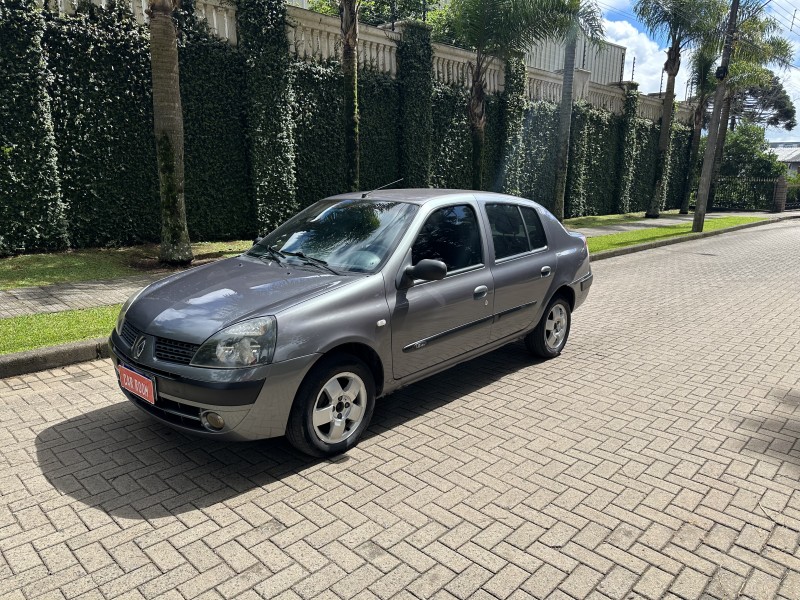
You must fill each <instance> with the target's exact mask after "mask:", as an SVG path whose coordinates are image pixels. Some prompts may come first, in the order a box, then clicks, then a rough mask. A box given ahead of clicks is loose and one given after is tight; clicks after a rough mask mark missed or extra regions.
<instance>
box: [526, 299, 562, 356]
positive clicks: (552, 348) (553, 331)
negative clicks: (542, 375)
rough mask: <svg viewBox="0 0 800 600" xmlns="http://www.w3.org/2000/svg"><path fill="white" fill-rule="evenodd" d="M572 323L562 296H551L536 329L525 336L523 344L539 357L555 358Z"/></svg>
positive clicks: (559, 352)
mask: <svg viewBox="0 0 800 600" xmlns="http://www.w3.org/2000/svg"><path fill="white" fill-rule="evenodd" d="M571 323H572V311H571V310H570V307H569V303H568V302H567V301H566V300H564V299H563V298H553V299H552V300H551V301H550V304H548V305H547V308H546V309H545V311H544V314H542V320H541V321H539V324H538V325H537V326H536V329H534V330H533V331H531V332H530V333H529V334H528V335H527V336H525V346H526V347H527V348H528V350H529V351H530V352H531V353H532V354H533V355H534V356H538V357H539V358H555V357H556V356H558V355H559V354H561V351H562V350H563V349H564V345H565V344H566V343H567V338H568V337H569V327H570V324H571Z"/></svg>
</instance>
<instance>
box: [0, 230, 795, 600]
mask: <svg viewBox="0 0 800 600" xmlns="http://www.w3.org/2000/svg"><path fill="white" fill-rule="evenodd" d="M798 241H800V223H797V222H791V221H789V222H784V223H776V224H773V225H767V226H764V227H759V228H754V229H749V230H742V231H739V232H736V233H731V234H726V235H724V236H720V237H715V238H708V239H705V240H698V241H693V242H689V243H685V244H680V245H676V246H669V247H664V248H659V249H657V250H652V251H648V252H643V253H638V254H632V255H629V256H623V257H617V258H612V259H609V260H605V261H602V262H599V263H597V264H596V265H595V267H594V269H595V284H594V287H593V289H592V293H591V295H590V297H589V300H588V301H587V303H586V304H585V306H584V307H582V308H581V309H580V310H579V311H577V312H576V313H575V316H574V321H573V329H572V334H571V336H570V340H569V343H568V344H567V348H566V350H565V352H564V353H563V355H562V356H561V357H559V358H558V359H556V360H551V361H546V362H537V361H534V360H532V359H531V358H529V357H528V356H527V355H526V353H525V352H524V349H523V347H522V346H521V344H512V345H510V346H508V347H506V348H503V349H501V350H498V351H496V352H493V353H491V354H489V355H487V356H485V357H483V358H480V359H477V360H473V361H471V362H469V363H467V364H464V365H462V366H459V367H456V368H454V369H451V370H449V371H447V372H446V373H443V374H441V375H439V376H436V377H433V378H430V379H428V380H426V381H424V382H421V383H418V384H415V385H413V386H410V387H408V388H406V389H404V390H402V391H400V392H397V393H395V394H393V395H391V396H390V397H388V398H385V399H383V400H382V401H381V402H380V403H379V405H378V407H377V409H376V411H375V416H374V419H373V422H372V425H371V427H370V429H369V432H368V435H367V437H366V439H364V440H363V441H362V443H361V444H360V445H359V446H358V447H357V448H355V449H353V450H352V451H350V452H348V453H347V454H345V455H343V456H339V457H336V458H334V459H332V460H314V459H309V458H307V457H304V456H301V455H299V454H297V453H295V452H294V451H293V450H291V449H290V448H289V447H288V445H287V444H286V443H285V442H284V441H283V440H281V439H277V440H269V441H263V442H254V443H246V444H227V443H218V442H208V441H204V440H197V439H194V438H190V437H186V436H184V435H182V434H180V433H177V432H175V431H173V430H171V429H168V428H167V427H164V426H161V425H158V424H156V423H155V422H153V421H152V420H150V419H149V418H147V417H146V416H145V415H144V414H142V413H140V412H139V411H138V410H137V409H136V408H135V407H133V406H132V405H130V404H129V403H128V402H127V401H125V400H124V399H123V397H122V395H121V394H120V392H119V390H118V389H117V384H116V381H115V378H114V375H113V371H112V369H111V367H110V363H109V362H108V361H95V362H89V363H82V364H79V365H73V366H70V367H66V368H63V369H57V370H52V371H44V372H40V373H34V374H31V375H27V376H23V377H17V378H11V379H5V380H0V415H1V416H0V598H3V599H4V600H6V599H18V598H20V599H27V598H84V599H89V598H148V599H149V598H175V599H180V598H260V597H261V598H273V597H281V598H315V597H319V598H332V599H336V598H351V597H352V598H381V599H387V598H414V597H416V598H429V597H431V598H433V597H436V598H468V597H474V598H531V597H533V598H572V599H579V598H580V599H582V598H593V599H602V598H612V599H628V598H631V599H632V598H651V599H655V598H669V599H682V600H690V599H695V598H716V599H733V598H739V597H742V598H744V597H747V598H753V599H760V598H785V599H789V600H797V599H798V598H800V552H799V551H798V541H799V540H798V538H799V537H800V482H799V481H798V479H799V477H800V443H798V435H799V434H800V408H799V407H800V302H798V297H800V276H798V260H799V259H800V250H799V249H798V248H800V245H799V244H798Z"/></svg>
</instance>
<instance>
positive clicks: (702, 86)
mask: <svg viewBox="0 0 800 600" xmlns="http://www.w3.org/2000/svg"><path fill="white" fill-rule="evenodd" d="M718 45H719V44H718V43H717V40H715V39H708V40H706V41H704V42H703V43H702V44H701V45H700V46H699V47H698V48H697V50H696V51H695V52H694V54H693V55H692V75H691V78H690V81H691V85H692V89H693V90H694V96H693V97H692V99H691V102H692V103H693V104H694V112H693V115H692V143H691V147H690V149H689V169H688V172H687V173H686V186H684V190H685V191H684V195H683V201H682V202H681V208H680V214H682V215H687V214H689V201H690V198H691V195H692V190H693V189H694V185H695V182H694V179H695V175H696V170H695V168H694V165H695V163H696V162H697V154H698V152H699V150H700V136H701V134H702V131H703V127H704V126H705V121H706V113H707V112H708V105H709V103H710V102H711V98H712V97H713V96H714V89H715V87H716V82H715V80H714V65H715V63H716V62H717V58H718V56H719V54H718V51H717V46H718Z"/></svg>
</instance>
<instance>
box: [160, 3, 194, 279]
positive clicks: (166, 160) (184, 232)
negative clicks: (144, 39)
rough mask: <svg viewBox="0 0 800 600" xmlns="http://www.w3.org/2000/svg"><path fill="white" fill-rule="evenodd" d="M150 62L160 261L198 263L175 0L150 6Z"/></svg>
mask: <svg viewBox="0 0 800 600" xmlns="http://www.w3.org/2000/svg"><path fill="white" fill-rule="evenodd" d="M149 12H150V64H151V68H152V71H153V128H154V132H155V138H156V156H157V158H158V176H159V184H160V191H161V248H160V250H159V260H161V262H164V263H168V264H188V263H190V262H192V258H193V256H192V247H191V245H190V244H189V231H188V228H187V226H186V203H185V199H184V196H183V112H182V108H181V93H180V80H179V76H178V35H177V31H176V29H175V21H174V20H173V18H172V12H173V5H172V0H151V2H150V10H149Z"/></svg>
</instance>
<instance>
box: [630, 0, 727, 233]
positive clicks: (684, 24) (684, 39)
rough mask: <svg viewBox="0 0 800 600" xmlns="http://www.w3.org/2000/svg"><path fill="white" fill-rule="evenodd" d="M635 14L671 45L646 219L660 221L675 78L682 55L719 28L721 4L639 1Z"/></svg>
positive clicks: (703, 0) (712, 1)
mask: <svg viewBox="0 0 800 600" xmlns="http://www.w3.org/2000/svg"><path fill="white" fill-rule="evenodd" d="M634 11H635V12H636V16H637V17H639V20H640V21H641V22H642V24H643V25H644V26H645V27H646V28H647V30H648V31H649V32H650V34H651V35H653V36H660V35H663V34H666V36H667V39H668V43H669V47H668V48H667V60H666V62H665V63H664V71H666V73H667V89H666V91H665V93H664V107H663V109H662V116H661V133H660V134H659V138H658V164H657V166H656V182H655V188H654V191H653V196H652V198H651V199H650V205H649V206H648V208H647V212H646V213H645V216H646V217H650V218H658V215H659V213H660V211H661V206H662V203H663V199H664V195H665V193H666V184H667V176H668V171H667V169H668V162H669V143H670V132H671V130H672V113H673V105H674V102H675V78H676V77H677V75H678V71H679V70H680V67H681V52H683V50H685V49H686V48H687V47H688V46H690V45H692V44H694V43H695V42H697V41H699V40H700V39H701V38H702V36H703V35H704V33H705V32H706V30H707V28H708V26H709V25H711V26H716V25H717V23H718V17H717V15H718V14H719V12H721V8H720V3H719V0H637V2H636V4H635V6H634Z"/></svg>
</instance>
